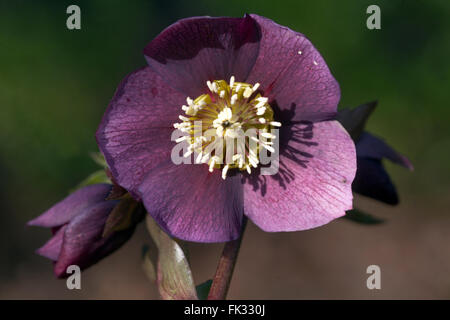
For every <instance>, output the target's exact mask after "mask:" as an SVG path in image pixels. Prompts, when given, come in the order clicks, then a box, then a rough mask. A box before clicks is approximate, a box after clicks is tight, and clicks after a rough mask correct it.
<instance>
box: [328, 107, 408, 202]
mask: <svg viewBox="0 0 450 320" xmlns="http://www.w3.org/2000/svg"><path fill="white" fill-rule="evenodd" d="M376 106H377V102H376V101H374V102H370V103H366V104H362V105H360V106H358V107H356V108H354V109H352V110H350V109H343V110H341V111H340V112H339V114H338V115H337V120H338V121H339V122H341V124H342V125H343V126H344V127H345V128H346V129H347V131H348V132H349V133H350V134H351V136H352V138H353V140H354V141H355V144H356V159H357V170H356V176H355V179H354V180H353V184H352V189H353V191H354V192H356V193H359V194H361V195H363V196H367V197H370V198H373V199H375V200H378V201H382V202H384V203H387V204H391V205H396V204H398V195H397V190H396V189H395V186H394V184H393V183H392V181H391V179H390V177H389V174H388V173H387V172H386V170H385V168H384V166H383V163H382V159H384V158H386V159H388V160H390V161H392V162H393V163H396V164H398V165H401V166H403V167H405V168H407V169H409V170H413V169H414V168H413V165H412V164H411V162H410V161H409V160H408V158H406V157H405V156H403V155H401V154H399V153H398V152H397V151H395V150H394V149H393V148H392V147H390V146H389V145H388V144H387V143H386V142H384V140H382V139H380V138H378V137H376V136H373V135H372V134H370V133H368V132H366V131H364V127H365V124H366V122H367V120H368V118H369V116H370V115H371V114H372V112H373V111H374V110H375V108H376Z"/></svg>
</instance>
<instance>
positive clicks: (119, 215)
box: [103, 197, 138, 238]
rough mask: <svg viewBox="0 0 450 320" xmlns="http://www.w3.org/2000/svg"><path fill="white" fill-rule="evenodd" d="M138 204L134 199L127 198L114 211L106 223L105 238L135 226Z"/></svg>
mask: <svg viewBox="0 0 450 320" xmlns="http://www.w3.org/2000/svg"><path fill="white" fill-rule="evenodd" d="M137 206H138V203H137V202H136V200H134V199H133V198H131V197H129V198H125V199H122V200H120V202H119V203H118V204H117V205H116V206H115V207H114V209H112V211H111V213H110V214H109V216H108V218H107V219H106V222H105V228H104V229H103V237H104V238H106V237H109V236H110V235H111V234H112V233H114V232H116V231H120V230H125V229H128V228H129V227H131V226H132V225H133V224H134V220H135V219H133V215H134V213H135V211H136V208H137Z"/></svg>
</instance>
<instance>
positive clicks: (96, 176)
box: [70, 169, 111, 192]
mask: <svg viewBox="0 0 450 320" xmlns="http://www.w3.org/2000/svg"><path fill="white" fill-rule="evenodd" d="M97 183H111V180H109V178H108V176H107V175H106V172H105V170H104V169H101V170H98V171H95V172H94V173H92V174H90V175H89V176H88V177H87V178H86V179H84V180H83V181H81V182H80V183H79V184H78V185H77V186H76V187H75V188H74V189H72V190H71V191H70V192H73V191H75V190H78V189H81V188H83V187H86V186H88V185H91V184H97Z"/></svg>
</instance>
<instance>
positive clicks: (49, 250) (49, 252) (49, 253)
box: [36, 225, 67, 261]
mask: <svg viewBox="0 0 450 320" xmlns="http://www.w3.org/2000/svg"><path fill="white" fill-rule="evenodd" d="M66 228H67V225H63V226H62V227H61V228H59V229H58V231H56V232H55V234H54V235H53V237H51V238H50V240H48V241H47V242H46V243H45V244H44V245H43V246H42V247H40V248H39V249H37V250H36V253H37V254H39V255H41V256H43V257H46V258H48V259H50V260H53V261H57V260H58V257H59V253H60V252H61V246H62V242H63V237H64V231H65V230H66Z"/></svg>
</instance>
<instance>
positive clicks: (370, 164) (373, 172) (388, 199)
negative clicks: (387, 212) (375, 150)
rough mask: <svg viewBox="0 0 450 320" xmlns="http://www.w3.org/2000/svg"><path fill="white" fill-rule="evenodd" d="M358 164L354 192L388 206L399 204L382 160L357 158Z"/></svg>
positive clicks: (353, 185) (353, 186)
mask: <svg viewBox="0 0 450 320" xmlns="http://www.w3.org/2000/svg"><path fill="white" fill-rule="evenodd" d="M357 162H358V169H357V171H356V176H355V180H353V184H352V189H353V191H354V192H356V193H359V194H361V195H363V196H367V197H370V198H373V199H375V200H378V201H382V202H385V203H387V204H391V205H396V204H398V195H397V191H396V189H395V186H394V184H393V183H392V181H391V179H390V178H389V175H388V174H387V172H386V170H385V169H384V167H383V165H382V163H381V160H380V159H373V158H363V157H357Z"/></svg>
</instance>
